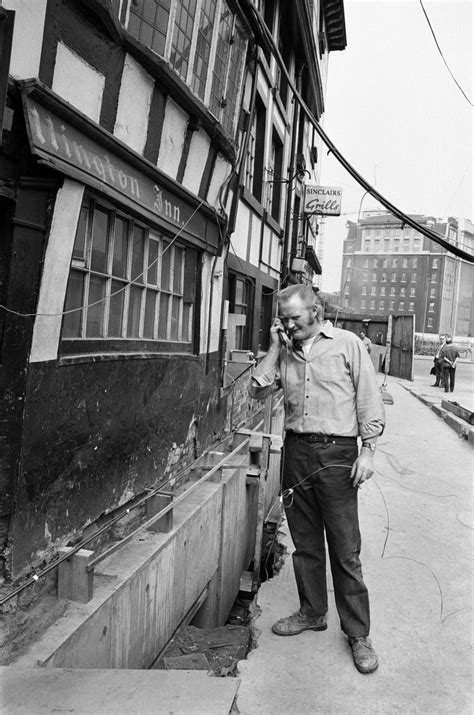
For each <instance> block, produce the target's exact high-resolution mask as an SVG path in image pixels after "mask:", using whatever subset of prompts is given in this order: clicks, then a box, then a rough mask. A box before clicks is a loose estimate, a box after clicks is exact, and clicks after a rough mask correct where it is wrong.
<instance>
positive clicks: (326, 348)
mask: <svg viewBox="0 0 474 715" xmlns="http://www.w3.org/2000/svg"><path fill="white" fill-rule="evenodd" d="M277 299H278V313H277V317H276V318H275V320H274V323H273V325H272V327H271V330H270V337H271V342H270V348H269V350H268V352H267V354H266V355H265V357H264V358H263V359H262V361H261V362H260V363H259V365H258V366H257V367H256V369H255V372H254V374H253V376H252V378H251V381H250V385H249V393H250V395H251V396H252V397H255V398H256V399H265V398H266V397H267V396H268V395H270V394H271V393H272V392H273V391H274V390H276V389H278V388H279V387H282V388H283V394H284V404H285V432H286V434H285V441H284V453H283V481H282V497H283V504H284V506H285V512H286V517H287V520H288V525H289V528H290V533H291V537H292V540H293V543H294V546H295V551H294V553H293V565H294V571H295V578H296V585H297V589H298V595H299V600H300V609H299V611H297V613H294V614H293V615H289V616H285V617H283V618H281V619H280V620H279V621H277V622H276V623H275V624H274V625H273V627H272V630H273V632H274V633H276V634H277V635H280V636H292V635H297V634H298V633H302V632H303V631H305V630H314V631H322V630H325V629H326V628H327V620H326V613H327V608H328V603H327V585H326V550H325V543H324V534H325V533H326V540H327V543H328V550H329V559H330V564H331V572H332V579H333V584H334V595H335V600H336V607H337V611H338V614H339V619H340V623H341V628H342V630H343V632H344V633H345V634H346V636H347V637H348V642H349V645H350V647H351V650H352V656H353V659H354V664H355V666H356V668H357V670H358V671H359V672H361V673H372V672H373V671H375V670H376V669H377V667H378V658H377V655H376V653H375V650H374V648H373V646H372V644H371V642H370V640H369V638H368V636H369V629H370V613H369V597H368V592H367V588H366V586H365V584H364V581H363V578H362V569H361V563H360V558H359V554H360V548H361V537H360V531H359V518H358V509H357V493H358V488H360V487H361V486H362V484H363V483H364V482H365V481H367V480H368V479H370V478H371V477H372V475H373V473H374V452H375V445H376V442H377V437H378V436H379V435H380V434H381V433H382V432H383V429H384V425H385V415H384V406H383V402H382V399H381V396H380V389H379V387H378V385H377V381H376V375H375V371H374V368H373V365H372V362H371V360H370V357H369V355H368V353H367V350H366V348H365V346H364V344H363V343H362V342H361V340H360V339H359V338H358V337H357V336H356V335H354V334H353V333H351V332H349V331H347V330H341V329H339V328H334V327H333V326H332V324H331V323H330V322H329V321H326V322H324V321H323V313H324V306H323V304H322V302H321V299H320V298H319V296H318V295H317V294H316V293H315V292H314V291H313V289H312V288H311V287H310V286H306V285H292V286H289V287H288V288H284V289H283V290H281V291H280V292H279V293H278V294H277ZM357 437H360V438H361V441H362V445H361V448H360V451H359V448H358V445H357Z"/></svg>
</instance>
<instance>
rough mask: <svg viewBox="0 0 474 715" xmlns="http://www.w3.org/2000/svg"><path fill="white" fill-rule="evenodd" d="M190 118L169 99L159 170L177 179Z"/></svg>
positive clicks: (159, 155)
mask: <svg viewBox="0 0 474 715" xmlns="http://www.w3.org/2000/svg"><path fill="white" fill-rule="evenodd" d="M187 124H188V116H187V114H185V113H184V112H183V111H182V110H181V109H180V108H179V107H178V105H177V104H176V103H175V102H173V100H172V99H170V98H169V97H168V99H167V101H166V109H165V119H164V122H163V131H162V134H161V145H160V151H159V154H158V168H159V169H161V171H164V172H165V174H168V176H171V178H172V179H176V175H177V173H178V167H179V162H180V161H181V155H182V153H183V145H184V139H185V136H186V127H187Z"/></svg>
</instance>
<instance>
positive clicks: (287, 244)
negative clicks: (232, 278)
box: [281, 64, 304, 285]
mask: <svg viewBox="0 0 474 715" xmlns="http://www.w3.org/2000/svg"><path fill="white" fill-rule="evenodd" d="M303 69H304V64H302V65H301V66H300V68H299V69H298V71H297V73H296V90H297V92H298V93H301V76H302V74H303ZM292 102H293V104H294V105H295V108H294V113H293V122H292V123H293V127H292V131H291V148H290V166H289V167H288V173H289V175H290V176H292V175H293V173H294V171H295V170H296V146H297V142H298V133H299V123H300V111H301V106H300V103H299V102H297V101H296V98H295V95H293V99H292ZM292 191H293V187H292V183H290V182H288V183H287V188H286V214H285V232H284V234H283V251H282V260H281V284H282V285H283V284H284V283H285V281H286V279H287V277H288V275H289V273H290V266H289V260H290V252H291V198H292V197H291V193H292Z"/></svg>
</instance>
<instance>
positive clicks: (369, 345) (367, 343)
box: [359, 330, 372, 354]
mask: <svg viewBox="0 0 474 715" xmlns="http://www.w3.org/2000/svg"><path fill="white" fill-rule="evenodd" d="M359 338H360V339H361V340H362V342H363V343H364V345H365V347H366V348H367V352H368V353H369V354H370V353H371V352H372V341H371V340H370V338H368V337H367V335H366V334H365V330H361V331H360V332H359Z"/></svg>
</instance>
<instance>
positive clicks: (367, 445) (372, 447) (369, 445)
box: [362, 442, 375, 452]
mask: <svg viewBox="0 0 474 715" xmlns="http://www.w3.org/2000/svg"><path fill="white" fill-rule="evenodd" d="M362 446H363V447H365V448H366V449H370V451H371V452H375V444H373V443H372V442H362Z"/></svg>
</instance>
